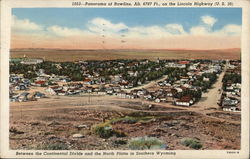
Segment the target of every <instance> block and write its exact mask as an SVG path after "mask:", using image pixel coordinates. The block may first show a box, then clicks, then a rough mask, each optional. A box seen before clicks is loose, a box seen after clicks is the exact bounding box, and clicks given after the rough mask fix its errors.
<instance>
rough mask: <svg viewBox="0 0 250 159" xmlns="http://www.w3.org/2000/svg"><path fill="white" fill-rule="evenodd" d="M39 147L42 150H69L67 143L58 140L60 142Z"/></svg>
mask: <svg viewBox="0 0 250 159" xmlns="http://www.w3.org/2000/svg"><path fill="white" fill-rule="evenodd" d="M39 149H41V150H68V149H69V147H68V145H66V144H65V143H61V142H58V143H52V144H44V145H40V146H39Z"/></svg>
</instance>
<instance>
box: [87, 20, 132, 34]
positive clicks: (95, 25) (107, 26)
mask: <svg viewBox="0 0 250 159" xmlns="http://www.w3.org/2000/svg"><path fill="white" fill-rule="evenodd" d="M127 28H128V27H127V26H126V25H125V24H123V23H117V24H114V23H112V22H111V21H109V20H106V19H103V18H94V19H93V20H91V21H89V22H88V29H89V30H90V31H92V32H97V33H101V32H115V33H116V32H119V31H122V30H124V29H127Z"/></svg>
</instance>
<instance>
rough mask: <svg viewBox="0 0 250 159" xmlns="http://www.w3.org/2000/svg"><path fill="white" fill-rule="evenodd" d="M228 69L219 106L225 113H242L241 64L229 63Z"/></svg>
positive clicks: (237, 62)
mask: <svg viewBox="0 0 250 159" xmlns="http://www.w3.org/2000/svg"><path fill="white" fill-rule="evenodd" d="M227 67H228V68H227V70H226V73H225V76H224V77H225V79H224V81H223V85H224V87H223V89H222V92H221V98H220V100H219V105H220V106H221V107H222V109H223V110H224V111H233V112H237V111H241V104H240V101H241V62H240V61H232V60H231V61H228V66H227ZM226 76H230V78H226Z"/></svg>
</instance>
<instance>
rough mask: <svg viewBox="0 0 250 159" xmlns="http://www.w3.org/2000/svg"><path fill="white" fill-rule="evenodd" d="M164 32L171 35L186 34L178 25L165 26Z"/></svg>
mask: <svg viewBox="0 0 250 159" xmlns="http://www.w3.org/2000/svg"><path fill="white" fill-rule="evenodd" d="M166 30H167V32H169V33H171V34H186V32H185V30H184V28H183V26H182V25H180V24H167V25H166Z"/></svg>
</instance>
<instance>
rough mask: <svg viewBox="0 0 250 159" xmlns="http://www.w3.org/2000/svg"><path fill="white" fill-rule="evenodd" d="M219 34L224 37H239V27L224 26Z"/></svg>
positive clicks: (232, 25)
mask: <svg viewBox="0 0 250 159" xmlns="http://www.w3.org/2000/svg"><path fill="white" fill-rule="evenodd" d="M219 32H221V33H223V34H225V35H240V34H241V25H235V24H228V25H225V26H224V27H223V28H222V29H221V30H220V31H219Z"/></svg>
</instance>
